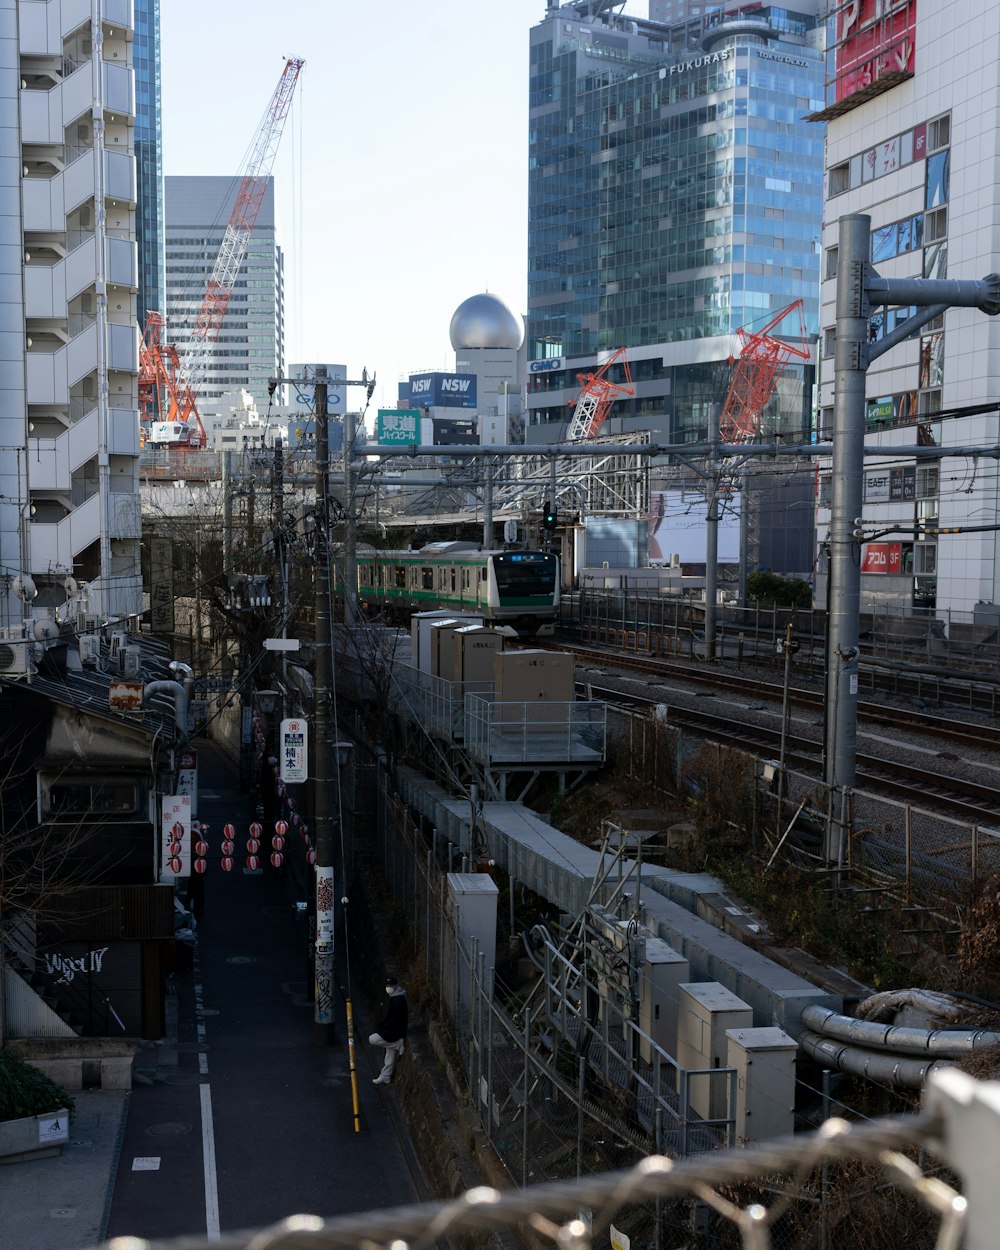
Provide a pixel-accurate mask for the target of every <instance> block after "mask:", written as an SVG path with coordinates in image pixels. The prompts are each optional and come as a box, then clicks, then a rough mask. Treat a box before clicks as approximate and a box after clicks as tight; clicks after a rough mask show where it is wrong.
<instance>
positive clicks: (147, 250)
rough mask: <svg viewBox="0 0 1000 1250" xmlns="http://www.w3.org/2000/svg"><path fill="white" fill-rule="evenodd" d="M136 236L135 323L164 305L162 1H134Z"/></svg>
mask: <svg viewBox="0 0 1000 1250" xmlns="http://www.w3.org/2000/svg"><path fill="white" fill-rule="evenodd" d="M133 57H134V63H135V165H136V177H137V184H138V186H137V190H138V195H137V205H136V214H135V218H136V240H137V243H138V248H139V298H138V301H137V305H138V314H139V326H140V328H141V329H143V330H145V328H146V312H147V310H150V309H152V310H153V311H154V312H160V313H162V312H164V311H165V309H166V304H165V300H166V295H165V292H166V285H167V283H166V273H165V261H164V248H163V134H162V128H161V124H160V118H161V112H162V110H161V104H160V0H135V41H134V46H133Z"/></svg>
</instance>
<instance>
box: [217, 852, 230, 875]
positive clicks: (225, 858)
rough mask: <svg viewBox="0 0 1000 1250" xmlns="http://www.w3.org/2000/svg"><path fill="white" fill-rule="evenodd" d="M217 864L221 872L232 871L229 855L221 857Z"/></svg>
mask: <svg viewBox="0 0 1000 1250" xmlns="http://www.w3.org/2000/svg"><path fill="white" fill-rule="evenodd" d="M219 862H220V863H221V864H222V871H223V872H232V871H233V857H232V856H231V855H223V857H222V859H221V860H220V861H219Z"/></svg>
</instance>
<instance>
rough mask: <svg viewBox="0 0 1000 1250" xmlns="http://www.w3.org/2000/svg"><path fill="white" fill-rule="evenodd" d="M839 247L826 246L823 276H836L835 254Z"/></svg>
mask: <svg viewBox="0 0 1000 1250" xmlns="http://www.w3.org/2000/svg"><path fill="white" fill-rule="evenodd" d="M839 251H840V249H839V248H836V247H828V248H827V249H826V269H825V270H824V275H823V276H824V277H826V278H835V277H836V276H837V256H838V253H839Z"/></svg>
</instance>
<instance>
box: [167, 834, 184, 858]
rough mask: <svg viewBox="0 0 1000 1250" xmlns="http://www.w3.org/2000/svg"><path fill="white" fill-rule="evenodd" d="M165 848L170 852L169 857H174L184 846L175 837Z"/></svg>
mask: <svg viewBox="0 0 1000 1250" xmlns="http://www.w3.org/2000/svg"><path fill="white" fill-rule="evenodd" d="M167 849H168V850H169V852H170V858H171V859H176V858H177V856H178V855H180V853H181V851H183V849H184V848H183V846H181V844H180V843H179V842H178V841H177V839H176V838H175V839H174V841H173V842H171V843H170V846H169V847H168V848H167Z"/></svg>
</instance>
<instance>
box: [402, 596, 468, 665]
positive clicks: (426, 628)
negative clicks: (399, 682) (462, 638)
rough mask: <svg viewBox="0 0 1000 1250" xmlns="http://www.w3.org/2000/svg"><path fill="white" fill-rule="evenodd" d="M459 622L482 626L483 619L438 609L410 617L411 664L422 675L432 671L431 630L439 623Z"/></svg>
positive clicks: (415, 613)
mask: <svg viewBox="0 0 1000 1250" xmlns="http://www.w3.org/2000/svg"><path fill="white" fill-rule="evenodd" d="M449 620H451V621H453V620H458V622H459V624H460V625H482V623H483V618H482V617H481V616H474V615H472V614H471V613H470V614H469V615H468V616H467V615H465V614H464V613H461V612H449V611H447V609H444V608H436V609H434V610H433V611H431V612H414V613H413V615H412V616H411V617H410V643H411V646H410V662H411V664H412V665H413V667H414V668H419V669H420V671H421V672H422V673H429V672H430V671H431V628H432V626H433V625H434V624H435V623H436V622H438V621H449Z"/></svg>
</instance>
